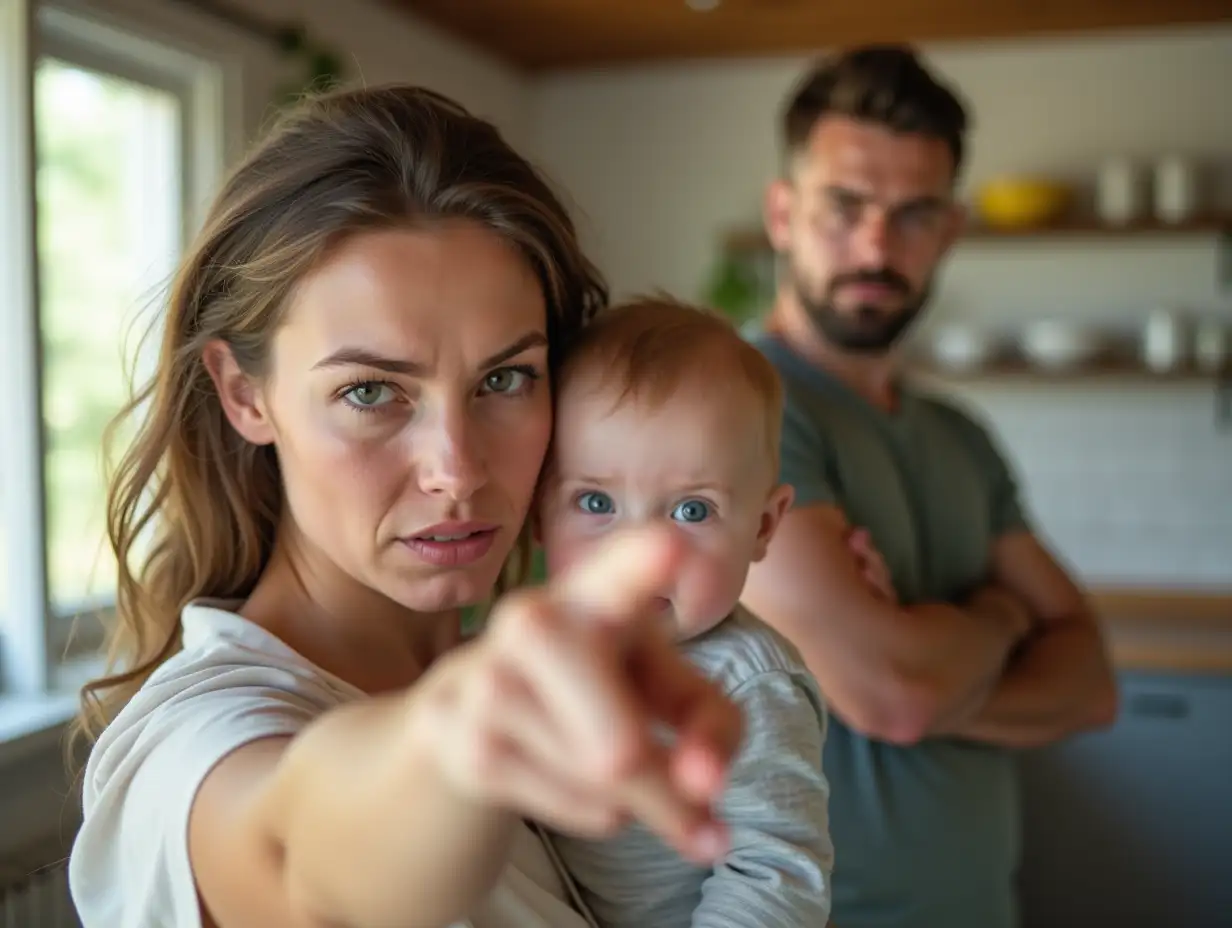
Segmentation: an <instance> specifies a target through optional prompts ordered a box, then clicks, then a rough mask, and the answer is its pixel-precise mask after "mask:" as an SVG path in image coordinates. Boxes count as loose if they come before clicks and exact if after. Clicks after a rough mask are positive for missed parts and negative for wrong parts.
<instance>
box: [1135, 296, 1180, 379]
mask: <svg viewBox="0 0 1232 928" xmlns="http://www.w3.org/2000/svg"><path fill="white" fill-rule="evenodd" d="M1142 360H1143V363H1145V364H1146V366H1147V367H1148V368H1150V369H1151V370H1153V371H1155V372H1156V373H1163V372H1165V371H1170V370H1174V369H1175V368H1177V367H1179V366H1180V365H1181V364H1182V363H1183V362H1184V361H1185V326H1184V323H1183V321H1182V319H1181V316H1180V314H1179V313H1176V312H1173V311H1171V310H1166V309H1161V310H1158V311H1156V312H1153V313H1151V315H1150V317H1149V318H1148V319H1147V321H1146V328H1145V330H1144V331H1143V333H1142Z"/></svg>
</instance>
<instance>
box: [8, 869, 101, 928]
mask: <svg viewBox="0 0 1232 928" xmlns="http://www.w3.org/2000/svg"><path fill="white" fill-rule="evenodd" d="M4 877H6V878H5V879H4V882H3V883H0V928H81V922H79V921H78V920H77V913H76V911H75V910H74V909H73V903H72V900H71V899H70V898H69V894H68V868H67V864H66V863H64V862H61V863H58V864H52V865H51V866H49V867H43V868H41V869H39V870H36V871H34V872H32V873H31V872H27V873H20V872H17V873H9V874H4Z"/></svg>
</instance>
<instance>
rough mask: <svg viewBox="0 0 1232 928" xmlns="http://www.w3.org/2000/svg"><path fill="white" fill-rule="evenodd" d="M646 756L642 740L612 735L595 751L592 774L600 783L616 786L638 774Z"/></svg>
mask: <svg viewBox="0 0 1232 928" xmlns="http://www.w3.org/2000/svg"><path fill="white" fill-rule="evenodd" d="M648 754H649V751H648V749H647V745H646V742H645V740H644V739H642V738H638V737H636V736H634V735H632V734H627V735H624V736H621V735H613V737H611V738H609V739H607V740H606V741H604V742H602V744H601V745H600V747H599V748H598V749H597V750H596V751H595V755H594V758H593V761H592V764H591V769H592V773H593V774H594V776H595V778H596V779H597V780H598V781H599V782H601V783H604V784H610V785H617V784H619V783H621V782H623V781H624V780H626V779H628V778H629V777H631V776H633V775H635V774H637V773H638V772H640V771H641V770H642V768H643V767H644V766H645V765H646V762H647V759H648Z"/></svg>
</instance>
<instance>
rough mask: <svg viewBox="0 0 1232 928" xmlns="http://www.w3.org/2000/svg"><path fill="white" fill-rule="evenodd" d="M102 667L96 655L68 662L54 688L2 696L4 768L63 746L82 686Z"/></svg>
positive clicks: (1, 764)
mask: <svg viewBox="0 0 1232 928" xmlns="http://www.w3.org/2000/svg"><path fill="white" fill-rule="evenodd" d="M101 670H102V661H101V660H100V659H99V658H96V657H89V658H82V659H79V660H73V661H68V662H66V663H65V664H63V665H62V666H61V667H60V668H59V669H58V670H57V672H56V676H55V684H56V685H55V689H54V691H52V692H48V693H46V694H44V695H36V696H12V695H8V696H6V695H0V767H4V766H6V765H8V764H11V763H16V762H18V761H21V760H22V759H24V758H27V757H29V756H30V755H32V754H34V753H36V752H45V751H47V750H48V749H49V748H57V749H58V748H60V747H62V746H63V745H62V738H63V732H64V726H65V725H66V724H67V723H68V722H69V720H70V719H72V717H73V716H74V715H75V714H76V712H77V706H78V689H79V688H80V686H81V685H82V684H83V683H85V682H86V680H89V679H92V678H93V677H96V676H98V675H99V673H100V672H101Z"/></svg>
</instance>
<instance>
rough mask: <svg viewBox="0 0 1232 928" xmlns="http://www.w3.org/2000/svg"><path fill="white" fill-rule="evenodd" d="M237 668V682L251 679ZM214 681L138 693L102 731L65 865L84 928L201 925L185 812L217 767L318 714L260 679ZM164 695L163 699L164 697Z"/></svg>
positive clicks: (307, 702)
mask: <svg viewBox="0 0 1232 928" xmlns="http://www.w3.org/2000/svg"><path fill="white" fill-rule="evenodd" d="M259 673H261V671H259V670H257V669H256V668H243V669H237V670H235V671H233V672H232V673H231V676H233V677H237V676H238V677H243V676H245V675H248V676H252V675H255V674H259ZM227 676H228V674H227V672H226V671H221V672H220V673H218V674H216V675H212V676H211V679H210V680H209V681H208V683H205V684H204V686H202V687H200V689H204V690H205V692H197V693H194V692H193V691H192V689H191V688H189V689H188V690H187V691H181V692H176V693H173V694H171V695H168V694H167V693H165V692H164V693H161V694H160V693H158V692H157V688H155V690H154V691H143V692H142V693H140V694H138V697H137V698H136V699H135V700H134V702H132V703H130V704H129V706H127V707H126V709H125V710H124V712H122V713H121V714H120V715H119V716H118V717H117V719H116V720H115V721H114V722H113V723H112V725H111V726H110V727H109V728H108V729H107V730H106V731H105V732H104V733H103V736H102V737H101V738H100V740H99V742H98V744H97V745H96V746H95V748H94V751H93V752H92V754H91V757H90V760H89V763H88V764H87V767H86V775H85V781H84V784H83V786H84V792H83V800H84V823H83V825H82V828H81V830H80V832H79V833H78V836H77V838H76V841H75V844H74V847H73V853H72V857H71V859H70V864H69V880H70V886H71V889H72V894H73V900H74V903H75V905H76V907H77V909H78V915H79V917H80V919H81V923H82V925H83V926H84V928H103V926H107V928H113V926H116V925H133V926H141V928H155V926H176V928H198V926H200V924H201V920H200V913H199V908H198V900H197V891H196V882H195V880H194V878H193V873H192V867H191V865H190V863H189V857H188V816H189V811H190V810H191V808H192V804H193V800H194V799H195V797H196V794H197V790H198V789H199V788H200V786H201V784H202V782H203V781H204V780H205V778H206V776H207V774H208V773H209V772H210V771H211V770H212V769H213V768H214V766H215V765H216V764H218V762H219V761H221V760H222V759H223V758H224V757H226V756H227V755H228V754H230V753H231V752H233V751H235V750H236V749H237V748H240V747H242V746H243V745H245V744H248V743H251V742H253V741H256V740H259V739H262V738H268V737H276V736H289V735H294V734H295V733H297V732H298V731H300V730H302V729H303V728H304V727H305V726H306V725H307V724H308V723H309V722H310V721H311V720H312V719H313V718H314V717H316V716H318V715H319V714H320V712H321V709H320V707H319V706H317V705H314V703H313V701H312V700H310V699H306V698H301V697H300V696H299V695H298V694H296V693H295V692H293V691H285V690H281V689H278V688H276V687H271V686H269V685H264V684H262V683H260V682H257V681H256V680H252V681H250V682H248V683H245V682H244V681H243V680H242V679H231V680H226V679H219V678H220V677H222V678H226V677H227ZM160 696H161V699H160Z"/></svg>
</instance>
